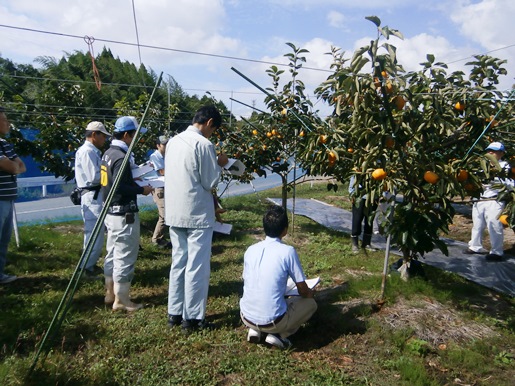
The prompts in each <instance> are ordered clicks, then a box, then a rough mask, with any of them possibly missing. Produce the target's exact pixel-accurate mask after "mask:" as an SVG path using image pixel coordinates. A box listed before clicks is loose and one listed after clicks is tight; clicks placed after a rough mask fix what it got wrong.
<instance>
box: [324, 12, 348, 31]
mask: <svg viewBox="0 0 515 386" xmlns="http://www.w3.org/2000/svg"><path fill="white" fill-rule="evenodd" d="M327 21H328V22H329V25H330V26H331V27H335V28H343V27H344V26H345V16H344V15H343V13H340V12H337V11H330V12H329V13H328V14H327Z"/></svg>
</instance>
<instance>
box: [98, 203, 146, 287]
mask: <svg viewBox="0 0 515 386" xmlns="http://www.w3.org/2000/svg"><path fill="white" fill-rule="evenodd" d="M105 225H106V228H107V244H106V249H107V255H106V257H105V261H104V275H105V276H112V277H113V280H114V282H115V283H130V282H131V281H132V278H133V277H134V266H135V265H136V260H137V259H138V253H139V241H140V223H139V214H138V213H134V222H133V223H132V224H127V221H126V220H125V216H114V215H112V214H108V215H107V216H106V219H105Z"/></svg>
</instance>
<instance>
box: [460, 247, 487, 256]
mask: <svg viewBox="0 0 515 386" xmlns="http://www.w3.org/2000/svg"><path fill="white" fill-rule="evenodd" d="M463 253H464V254H465V255H484V254H485V253H486V252H476V251H473V250H472V249H470V248H467V249H464V250H463Z"/></svg>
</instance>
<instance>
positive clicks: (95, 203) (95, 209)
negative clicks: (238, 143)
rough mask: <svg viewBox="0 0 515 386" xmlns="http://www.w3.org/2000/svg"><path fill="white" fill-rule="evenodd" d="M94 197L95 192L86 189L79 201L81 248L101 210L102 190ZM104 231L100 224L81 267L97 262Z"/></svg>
mask: <svg viewBox="0 0 515 386" xmlns="http://www.w3.org/2000/svg"><path fill="white" fill-rule="evenodd" d="M94 197H95V192H94V191H88V192H86V193H84V194H83V195H82V197H81V201H80V210H81V213H82V220H83V221H84V243H83V250H86V245H87V244H88V241H89V239H90V238H91V234H92V233H93V228H94V227H95V224H96V223H97V220H98V217H99V216H100V212H101V211H102V201H103V199H102V192H101V191H100V192H98V196H97V199H96V200H95V199H94ZM104 233H105V227H104V225H103V224H102V228H101V229H100V232H99V233H98V237H97V239H96V241H95V244H94V245H93V248H92V249H91V253H90V255H89V258H88V261H87V263H86V262H85V261H83V262H82V264H81V267H83V266H84V265H85V266H86V269H92V268H93V267H94V266H95V265H96V264H97V262H98V259H99V257H100V254H101V253H102V249H103V248H104Z"/></svg>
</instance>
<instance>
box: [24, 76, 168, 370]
mask: <svg viewBox="0 0 515 386" xmlns="http://www.w3.org/2000/svg"><path fill="white" fill-rule="evenodd" d="M162 77H163V73H161V74H160V76H159V78H158V79H157V82H156V84H155V86H154V90H153V91H152V95H151V96H150V99H149V101H148V104H147V107H146V109H145V112H144V113H143V116H142V117H141V120H140V122H139V126H138V128H137V129H136V133H135V134H134V138H133V139H132V142H131V144H130V145H129V148H128V150H127V153H126V154H125V157H124V159H123V161H122V164H121V166H120V170H124V169H125V168H126V167H127V165H128V164H129V162H130V161H129V160H130V155H131V153H132V149H133V148H134V146H135V145H136V144H137V143H138V142H139V138H138V137H139V133H140V130H141V125H142V123H143V122H144V120H145V118H146V115H147V112H148V110H149V107H150V104H151V103H152V100H153V99H154V95H155V92H156V90H157V88H158V87H159V84H160V83H161V79H162ZM122 174H123V173H121V172H120V173H118V174H117V175H116V177H115V179H114V181H113V186H112V188H111V190H110V191H109V193H108V195H107V197H106V198H105V200H104V206H103V207H102V211H101V212H100V215H99V216H98V219H97V222H96V223H95V226H94V228H93V231H92V233H91V237H90V238H89V240H88V242H87V244H86V247H85V248H84V251H83V252H82V255H81V257H80V259H79V262H78V263H77V266H76V267H75V271H74V272H73V275H72V277H71V279H70V282H69V283H68V286H67V287H66V290H65V292H64V295H63V297H62V299H61V301H60V303H59V306H58V307H57V310H56V311H55V313H54V316H53V318H52V321H51V322H50V325H49V326H48V328H47V331H46V333H45V336H44V337H43V339H42V340H41V343H40V345H39V347H38V350H37V352H36V355H35V356H34V359H33V361H32V365H31V366H30V369H29V372H28V374H27V376H29V375H30V374H31V373H32V371H34V368H35V367H36V365H37V363H38V359H39V356H40V355H41V353H42V352H43V349H44V348H46V349H47V350H46V353H45V357H44V358H43V361H44V360H45V358H46V356H47V355H48V352H49V348H48V347H46V342H47V340H48V339H50V340H53V338H54V337H55V336H56V334H57V332H58V331H59V329H60V327H61V325H62V323H63V321H64V319H65V318H66V314H67V312H68V309H69V308H70V305H71V302H72V300H73V296H74V295H75V291H76V290H77V287H78V285H79V282H80V278H81V276H82V273H83V272H84V269H85V266H86V264H87V262H88V260H89V257H90V255H91V250H92V249H93V246H94V245H95V242H96V240H97V237H98V234H99V233H100V230H101V229H102V228H103V225H104V220H105V217H106V215H107V210H108V207H109V204H110V203H111V201H112V199H113V196H114V194H115V192H116V189H117V188H118V185H119V184H120V180H121V178H122ZM83 262H84V264H82V263H83Z"/></svg>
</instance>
